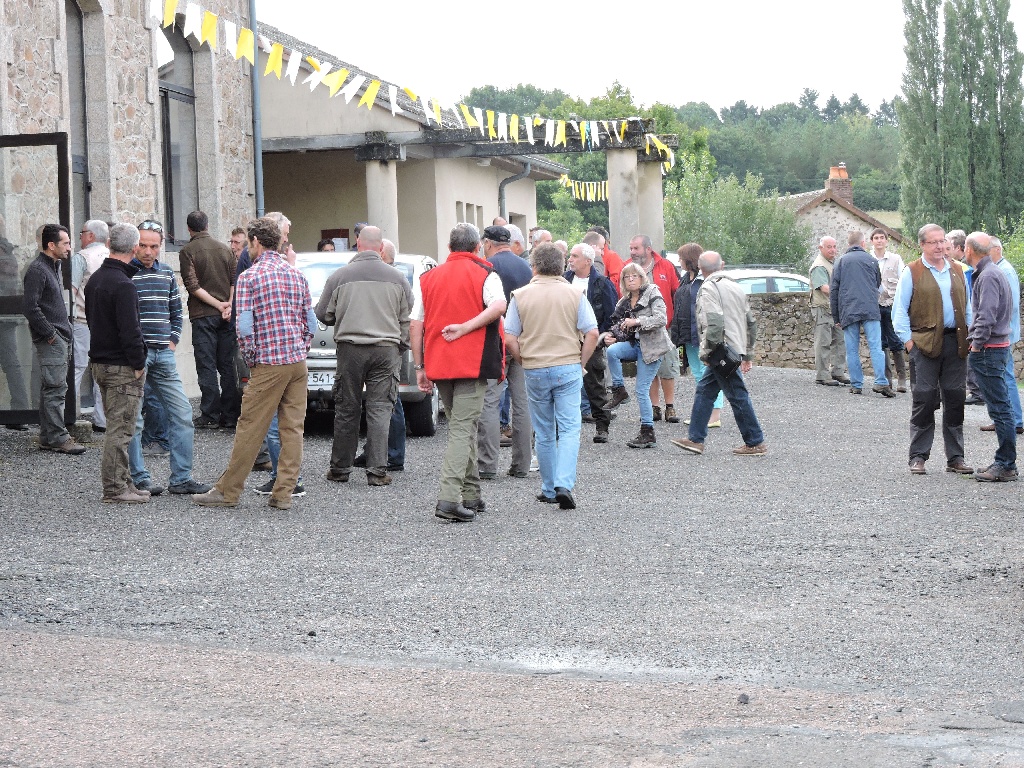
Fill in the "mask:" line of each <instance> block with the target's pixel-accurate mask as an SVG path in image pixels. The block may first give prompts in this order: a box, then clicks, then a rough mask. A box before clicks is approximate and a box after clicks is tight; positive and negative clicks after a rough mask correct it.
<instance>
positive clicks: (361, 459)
mask: <svg viewBox="0 0 1024 768" xmlns="http://www.w3.org/2000/svg"><path fill="white" fill-rule="evenodd" d="M352 466H353V467H365V466H366V454H365V453H360V454H359V455H358V456H356V457H355V458H354V459H352Z"/></svg>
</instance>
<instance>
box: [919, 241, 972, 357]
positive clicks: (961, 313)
mask: <svg viewBox="0 0 1024 768" xmlns="http://www.w3.org/2000/svg"><path fill="white" fill-rule="evenodd" d="M946 263H947V264H948V265H949V280H950V298H951V299H952V301H953V318H954V319H955V321H956V342H957V353H958V354H959V355H960V357H961V359H966V358H967V350H968V345H967V281H966V280H965V279H964V270H963V267H961V266H960V265H959V264H958V263H957V262H955V261H948V260H947V262H946ZM907 269H909V270H910V276H911V277H912V278H913V280H914V293H913V295H912V296H911V297H910V308H909V312H908V314H909V315H910V336H911V338H912V339H913V340H914V346H916V347H918V348H920V350H921V354H922V355H924V356H925V357H931V358H937V357H939V356H941V355H942V336H943V330H944V329H943V326H942V292H941V291H940V290H939V284H938V282H936V280H935V276H934V275H933V274H932V272H931V270H930V269H928V267H927V265H926V264H925V263H924V259H923V258H921V259H917V260H916V261H912V262H911V263H910V265H909V266H908V267H907Z"/></svg>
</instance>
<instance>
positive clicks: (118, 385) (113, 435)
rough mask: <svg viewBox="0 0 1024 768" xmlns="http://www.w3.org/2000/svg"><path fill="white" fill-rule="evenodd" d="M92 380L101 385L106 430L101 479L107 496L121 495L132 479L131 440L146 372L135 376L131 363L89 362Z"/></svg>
mask: <svg viewBox="0 0 1024 768" xmlns="http://www.w3.org/2000/svg"><path fill="white" fill-rule="evenodd" d="M90 370H91V371H92V379H93V381H95V382H96V384H97V385H98V386H99V388H100V395H101V397H102V398H103V412H104V413H105V414H106V416H107V431H106V434H104V435H103V458H102V459H101V460H100V478H101V480H102V482H103V495H104V497H106V498H112V497H114V496H119V495H120V494H121V493H123V492H124V491H125V490H127V488H128V485H129V484H130V483H131V481H132V476H131V473H130V472H129V471H128V443H130V442H131V440H132V435H134V434H135V420H136V419H137V418H138V417H139V408H140V407H141V406H142V393H143V388H144V387H145V384H146V377H145V375H143V376H141V377H140V378H135V370H134V369H133V368H132V367H131V366H130V365H104V364H103V363H92V364H91V365H90Z"/></svg>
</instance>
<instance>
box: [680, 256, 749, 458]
mask: <svg viewBox="0 0 1024 768" xmlns="http://www.w3.org/2000/svg"><path fill="white" fill-rule="evenodd" d="M697 264H698V266H699V267H700V271H701V274H702V275H703V276H704V283H703V284H702V285H701V287H700V292H699V293H698V294H697V334H698V336H699V338H700V359H701V360H703V361H704V362H708V358H709V356H710V355H711V352H712V351H713V350H714V349H715V347H717V346H718V345H719V344H721V343H723V342H724V343H725V344H728V345H729V348H730V349H732V351H733V352H735V353H736V354H738V355H740V356H741V357H742V358H743V362H742V363H740V366H739V368H737V369H736V370H735V371H733V372H732V373H730V374H729V375H728V376H726V375H724V374H723V373H722V372H721V371H719V370H718V368H717V367H716V366H714V365H708V366H707V367H706V368H705V369H704V375H703V376H701V378H700V381H698V382H697V390H696V392H695V393H694V396H693V408H692V410H691V411H690V431H689V435H688V436H687V437H686V438H683V439H677V440H673V441H672V444H673V445H676V446H678V447H680V448H682V449H683V450H684V451H686V452H688V453H694V454H697V455H698V456H699V455H701V454H703V453H704V441H705V440H706V439H707V436H708V422H709V421H710V419H711V411H712V410H713V409H714V407H715V398H716V397H718V393H719V392H724V393H725V396H726V398H727V399H728V400H729V405H731V406H732V410H733V415H734V416H735V417H736V426H737V427H739V430H740V434H741V435H743V445H741V446H739V447H737V448H733V449H732V452H733V453H734V454H736V455H737V456H763V455H765V454H766V453H768V446H767V445H765V442H764V433H763V432H762V431H761V425H760V423H758V421H757V415H756V414H755V413H754V406H753V404H752V403H751V402H750V393H749V392H748V391H747V385H746V382H744V380H743V376H742V374H744V373H748V372H749V371H750V369H751V368H752V367H753V362H752V361H753V359H754V340H755V339H756V338H757V320H755V319H754V313H753V312H751V311H750V304H749V303H748V301H747V295H746V294H745V293H744V292H743V289H742V288H740V287H739V286H738V285H736V283H734V282H733V281H732V280H731V279H730V278H729V276H728V275H727V274H725V273H723V272H721V270H722V268H723V267H724V266H725V262H723V261H722V257H721V256H720V255H719V254H717V253H715V252H714V251H705V252H704V253H702V254H701V255H700V258H699V259H698V261H697Z"/></svg>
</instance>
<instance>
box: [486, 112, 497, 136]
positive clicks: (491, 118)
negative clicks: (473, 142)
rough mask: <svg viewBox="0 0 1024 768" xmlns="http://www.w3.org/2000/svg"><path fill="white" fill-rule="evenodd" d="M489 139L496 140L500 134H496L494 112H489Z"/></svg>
mask: <svg viewBox="0 0 1024 768" xmlns="http://www.w3.org/2000/svg"><path fill="white" fill-rule="evenodd" d="M487 138H488V139H496V138H498V134H497V133H495V132H494V110H493V109H488V110H487Z"/></svg>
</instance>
